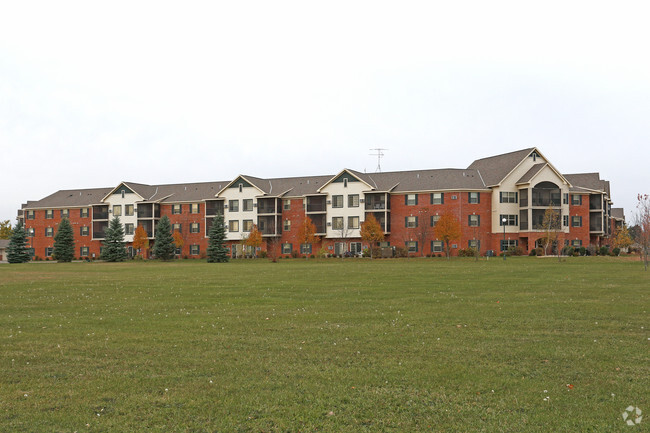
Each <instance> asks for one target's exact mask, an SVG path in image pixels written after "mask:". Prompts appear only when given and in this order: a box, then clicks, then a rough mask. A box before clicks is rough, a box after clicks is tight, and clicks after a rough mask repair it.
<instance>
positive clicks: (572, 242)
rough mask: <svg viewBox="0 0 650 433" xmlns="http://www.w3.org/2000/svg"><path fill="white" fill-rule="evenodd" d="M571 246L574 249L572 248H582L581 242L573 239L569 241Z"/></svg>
mask: <svg viewBox="0 0 650 433" xmlns="http://www.w3.org/2000/svg"><path fill="white" fill-rule="evenodd" d="M571 246H572V247H574V248H579V247H581V246H582V240H580V239H573V240H572V241H571Z"/></svg>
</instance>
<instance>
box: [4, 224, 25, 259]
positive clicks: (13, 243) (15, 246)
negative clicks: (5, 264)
mask: <svg viewBox="0 0 650 433" xmlns="http://www.w3.org/2000/svg"><path fill="white" fill-rule="evenodd" d="M7 260H8V261H9V263H27V262H28V261H29V251H28V249H27V235H26V234H25V229H24V228H23V224H22V223H20V222H19V223H18V224H16V227H15V228H14V230H13V231H12V232H11V239H9V247H8V248H7Z"/></svg>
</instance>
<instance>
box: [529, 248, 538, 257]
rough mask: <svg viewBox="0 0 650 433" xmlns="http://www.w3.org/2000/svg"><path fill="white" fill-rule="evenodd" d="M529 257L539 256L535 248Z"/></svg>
mask: <svg viewBox="0 0 650 433" xmlns="http://www.w3.org/2000/svg"><path fill="white" fill-rule="evenodd" d="M528 255H529V256H536V255H537V250H536V249H535V248H533V249H532V250H530V252H529V253H528Z"/></svg>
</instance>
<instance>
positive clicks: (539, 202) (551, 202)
mask: <svg viewBox="0 0 650 433" xmlns="http://www.w3.org/2000/svg"><path fill="white" fill-rule="evenodd" d="M532 205H533V206H545V207H548V206H554V207H559V206H561V205H562V200H561V199H560V198H552V199H551V198H533V200H532Z"/></svg>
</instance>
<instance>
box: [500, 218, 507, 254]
mask: <svg viewBox="0 0 650 433" xmlns="http://www.w3.org/2000/svg"><path fill="white" fill-rule="evenodd" d="M506 221H508V220H507V219H506V217H503V218H502V219H501V224H503V261H504V262H505V261H506Z"/></svg>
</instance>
